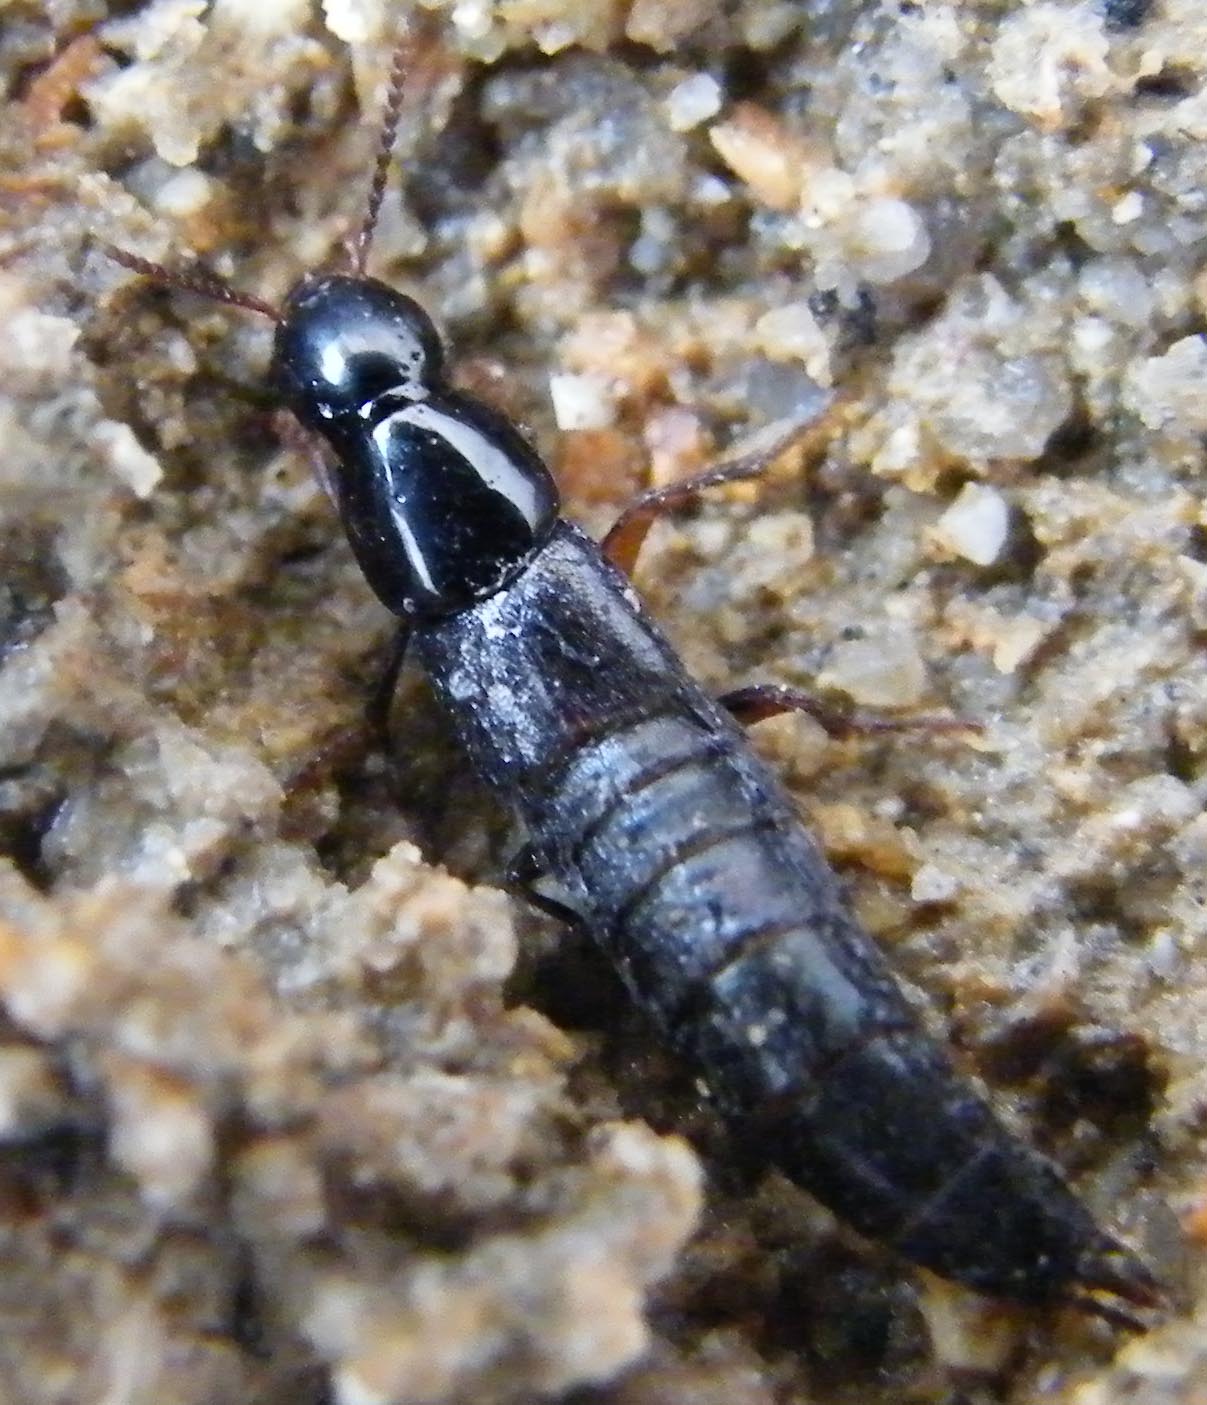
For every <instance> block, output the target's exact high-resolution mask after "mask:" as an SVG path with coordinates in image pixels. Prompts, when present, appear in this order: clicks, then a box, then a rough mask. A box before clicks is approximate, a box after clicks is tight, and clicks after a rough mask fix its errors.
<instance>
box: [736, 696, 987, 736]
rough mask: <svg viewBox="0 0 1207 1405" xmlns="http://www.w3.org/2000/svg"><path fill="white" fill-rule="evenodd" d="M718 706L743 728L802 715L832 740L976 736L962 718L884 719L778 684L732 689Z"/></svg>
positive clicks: (974, 725) (930, 715)
mask: <svg viewBox="0 0 1207 1405" xmlns="http://www.w3.org/2000/svg"><path fill="white" fill-rule="evenodd" d="M718 701H719V702H720V704H721V706H722V707H723V708H725V710H726V711H727V712H729V713H731V714H732V715H733V716H734V717H736V718H737V720H738V721H739V722H741V723H743V724H744V725H747V726H748V725H750V724H751V723H754V722H762V721H764V720H765V719H766V718H768V717H778V716H779V715H780V714H781V713H783V712H804V713H807V714H808V715H809V716H810V717H812V718H813V720H814V721H815V722H817V723H819V724H820V725H821V726H822V728H823V729H824V730H825V731H826V732H827V733H828V734H829V735H830V736H832V737H837V738H846V737H854V736H875V735H877V734H878V733H881V732H908V731H912V730H913V729H914V728H915V727H920V728H922V729H924V730H925V731H928V732H979V731H980V730H981V728H980V726H979V725H978V724H977V723H975V722H968V721H965V719H964V718H962V717H938V716H936V715H934V714H933V713H923V714H922V715H920V716H917V717H886V716H884V715H883V714H882V713H875V712H863V711H861V710H860V709H859V708H855V707H851V706H849V705H844V704H843V703H842V702H841V701H836V700H834V699H833V698H823V697H819V696H818V695H817V694H816V693H808V692H805V691H804V690H803V689H800V688H788V687H785V686H784V685H783V684H782V683H756V684H754V685H753V686H751V687H749V688H735V689H734V690H733V691H732V692H730V693H725V694H724V695H723V696H722V697H720V698H719V699H718Z"/></svg>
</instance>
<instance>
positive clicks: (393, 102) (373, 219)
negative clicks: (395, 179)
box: [350, 33, 412, 278]
mask: <svg viewBox="0 0 1207 1405" xmlns="http://www.w3.org/2000/svg"><path fill="white" fill-rule="evenodd" d="M411 50H412V41H411V36H410V34H409V33H407V34H404V35H403V36H402V38H401V39H399V41H398V43H397V44H396V45H395V47H394V57H393V59H392V60H391V61H390V81H389V86H388V87H387V89H386V105H385V109H384V110H383V112H382V114H381V134H380V135H379V137H378V139H377V159H376V160H375V161H374V163H373V179H372V181H371V182H370V184H369V201H368V204H367V206H366V207H365V220H364V223H363V224H362V225H361V227H360V229H359V231H358V232H357V235H356V238H355V239H354V240H353V241H352V246H351V251H350V252H351V261H352V272H353V273H354V274H356V276H357V277H358V278H359V277H361V276H362V275H363V274H364V271H365V264H366V262H367V261H368V258H369V246H370V245H371V244H372V243H373V235H374V233H375V232H376V230H377V217H378V215H379V214H380V213H381V202H382V199H383V197H384V196H385V193H386V180H387V178H388V175H389V170H390V157H391V156H392V155H393V152H394V142H395V141H396V140H397V137H398V121H399V118H400V117H401V116H402V88H403V81H404V79H405V78H406V72H407V68H408V67H409V60H410V57H411Z"/></svg>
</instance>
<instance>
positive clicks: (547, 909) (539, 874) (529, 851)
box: [503, 844, 583, 927]
mask: <svg viewBox="0 0 1207 1405" xmlns="http://www.w3.org/2000/svg"><path fill="white" fill-rule="evenodd" d="M544 877H545V865H544V864H542V863H541V860H540V856H539V854H538V853H537V851H536V846H535V845H534V844H522V845H521V846H520V848H519V849H517V850H516V852H515V853H514V854H513V855H512V856H511V859H510V861H509V862H508V864H507V867H506V869H505V870H504V872H503V885H504V887H507V888H511V889H514V891H515V892H516V894H517V895H518V896H519V897H522V898H523V899H524V901H525V902H526V903H530V904H531V905H532V906H533V907H535V908H536V909H537V910H538V911H539V912H543V913H544V914H545V916H546V917H552V918H553V919H554V920H555V921H557V922H563V923H565V924H566V925H567V926H569V927H580V926H581V925H582V920H583V919H582V913H580V912H577V911H576V910H575V909H574V908H572V907H571V906H570V905H569V904H568V903H563V902H559V901H558V900H557V898H553V897H550V896H549V894H548V893H542V892H541V890H540V889H539V888H538V887H537V886H536V885H537V884H538V883H539V882H540V881H541V879H542V878H544Z"/></svg>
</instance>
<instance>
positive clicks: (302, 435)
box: [272, 408, 339, 512]
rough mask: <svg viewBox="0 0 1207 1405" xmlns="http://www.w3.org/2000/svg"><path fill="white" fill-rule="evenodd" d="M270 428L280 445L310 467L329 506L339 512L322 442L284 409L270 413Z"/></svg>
mask: <svg viewBox="0 0 1207 1405" xmlns="http://www.w3.org/2000/svg"><path fill="white" fill-rule="evenodd" d="M272 428H273V432H274V433H275V434H276V436H277V438H278V439H279V440H280V441H281V443H282V444H283V445H284V446H285V447H286V448H287V449H289V450H291V451H292V452H293V453H295V454H298V455H300V456H301V457H302V458H304V459H305V460H306V462H307V463H308V464H309V465H310V470H311V472H312V473H313V474H314V476H315V478H316V479H317V480H318V485H319V487H320V488H322V490H323V492H324V493H326V494H327V497H328V498H329V499H330V502H331V506H332V507H334V508H335V510H336V511H337V512H338V511H339V499H338V498H337V497H336V495H335V483H334V481H333V479H332V477H331V465H330V464H329V463H328V462H327V456H326V455H325V454H324V453H323V444H322V440H321V439H319V438H318V436H317V435H314V434H311V433H310V431H309V430H308V429H306V428H305V426H304V425H302V423H301V422H300V421H299V420H297V419H295V418H294V416H293V415H291V414H290V412H289V411H288V410H286V409H281V408H278V409H276V410H274V411H273V412H272Z"/></svg>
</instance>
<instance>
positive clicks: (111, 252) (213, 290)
mask: <svg viewBox="0 0 1207 1405" xmlns="http://www.w3.org/2000/svg"><path fill="white" fill-rule="evenodd" d="M97 248H99V249H100V251H101V252H102V253H103V254H104V255H105V257H106V258H110V259H112V260H113V262H114V263H120V264H121V266H122V267H123V268H128V269H129V270H130V271H131V272H132V273H141V274H142V275H143V276H144V277H146V278H152V279H154V281H155V282H156V283H162V284H164V285H165V287H169V288H183V289H184V291H185V292H186V293H197V294H198V295H199V296H200V297H203V298H209V299H211V301H213V302H224V303H227V304H229V305H230V306H231V307H242V308H244V309H246V311H248V312H258V313H259V314H260V316H261V317H269V318H271V319H272V320H273V321H274V322H280V321H282V320H283V317H282V314H281V310H280V308H277V307H273V305H272V303H270V302H264V301H263V299H261V298H257V297H253V295H252V294H251V293H242V292H240V291H239V289H238V288H232V287H231V285H230V284H229V283H228V282H227V281H226V279H225V278H222V277H221V276H220V275H218V274H217V273H213V272H211V270H210V269H208V268H202V267H201V266H200V265H199V264H197V265H194V267H193V268H191V269H189V270H188V271H187V272H183V273H182V272H180V271H179V270H178V269H172V268H165V267H164V265H163V264H161V263H153V262H152V261H151V260H150V259H144V258H140V257H139V255H138V254H132V253H130V252H128V250H126V249H119V248H118V247H117V246H116V245H114V244H107V243H105V242H104V241H103V240H98V242H97Z"/></svg>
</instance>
